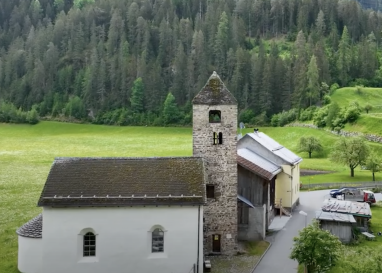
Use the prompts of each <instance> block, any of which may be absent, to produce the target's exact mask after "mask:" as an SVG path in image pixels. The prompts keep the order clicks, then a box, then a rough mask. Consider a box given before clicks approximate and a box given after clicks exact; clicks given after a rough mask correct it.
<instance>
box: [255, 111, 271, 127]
mask: <svg viewBox="0 0 382 273" xmlns="http://www.w3.org/2000/svg"><path fill="white" fill-rule="evenodd" d="M268 122H269V120H268V117H267V113H266V112H265V111H264V112H262V113H261V114H260V115H258V116H256V117H254V118H253V119H251V124H253V125H257V126H267V125H268Z"/></svg>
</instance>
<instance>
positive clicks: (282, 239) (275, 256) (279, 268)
mask: <svg viewBox="0 0 382 273" xmlns="http://www.w3.org/2000/svg"><path fill="white" fill-rule="evenodd" d="M328 197H329V190H323V191H312V192H300V206H299V207H298V208H297V209H296V210H295V211H294V212H293V216H292V218H291V219H290V220H289V221H288V223H287V224H286V226H285V227H284V228H283V229H282V230H280V231H278V232H276V233H275V234H274V235H272V236H270V237H269V238H268V239H269V240H270V241H271V242H272V246H271V248H270V249H269V250H268V252H267V254H266V255H265V256H264V258H263V259H262V260H261V262H260V264H259V265H258V266H257V268H256V269H255V271H254V273H296V272H297V266H298V264H297V262H296V261H294V260H291V259H289V254H290V252H291V249H292V246H293V237H295V236H297V235H298V231H299V230H301V229H303V228H304V226H305V216H303V215H301V214H299V211H300V210H303V211H305V212H306V213H307V214H308V216H307V220H308V224H309V223H310V222H311V221H312V219H313V218H314V217H315V211H316V210H319V209H320V208H321V206H322V202H323V200H324V199H326V198H328Z"/></svg>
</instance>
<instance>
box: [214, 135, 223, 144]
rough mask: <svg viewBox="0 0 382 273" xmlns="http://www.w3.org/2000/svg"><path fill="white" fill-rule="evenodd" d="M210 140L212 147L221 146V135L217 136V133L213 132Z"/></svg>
mask: <svg viewBox="0 0 382 273" xmlns="http://www.w3.org/2000/svg"><path fill="white" fill-rule="evenodd" d="M212 138H213V144H214V145H217V144H223V133H219V134H218V133H216V132H214V133H213V136H212Z"/></svg>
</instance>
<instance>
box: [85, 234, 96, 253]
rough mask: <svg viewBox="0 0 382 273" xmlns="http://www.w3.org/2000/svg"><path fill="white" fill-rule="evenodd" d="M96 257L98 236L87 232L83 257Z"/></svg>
mask: <svg viewBox="0 0 382 273" xmlns="http://www.w3.org/2000/svg"><path fill="white" fill-rule="evenodd" d="M95 255H96V236H95V235H94V233H93V232H87V233H86V234H85V235H84V249H83V256H84V257H89V256H95Z"/></svg>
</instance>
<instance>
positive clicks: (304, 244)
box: [290, 221, 342, 273]
mask: <svg viewBox="0 0 382 273" xmlns="http://www.w3.org/2000/svg"><path fill="white" fill-rule="evenodd" d="M293 241H294V244H293V248H292V253H291V254H290V258H291V259H293V260H297V261H298V263H299V264H304V265H306V267H307V269H308V272H309V273H313V272H327V271H328V270H329V269H330V268H332V267H333V266H334V265H335V263H336V261H337V260H339V259H340V254H341V252H340V250H341V248H342V244H341V242H340V240H339V239H338V237H337V236H335V235H333V234H331V233H330V232H329V231H327V230H322V229H321V228H320V226H319V224H318V222H317V221H314V222H313V223H312V224H311V225H309V226H307V227H305V228H304V229H303V230H301V231H299V236H298V237H295V238H293Z"/></svg>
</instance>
